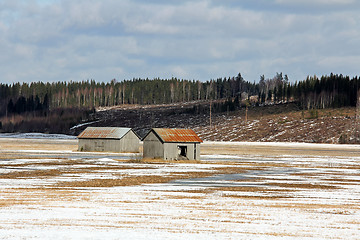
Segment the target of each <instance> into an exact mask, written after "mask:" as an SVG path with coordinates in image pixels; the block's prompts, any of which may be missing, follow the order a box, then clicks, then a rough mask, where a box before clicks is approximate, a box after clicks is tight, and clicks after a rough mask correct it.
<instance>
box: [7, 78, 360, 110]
mask: <svg viewBox="0 0 360 240" xmlns="http://www.w3.org/2000/svg"><path fill="white" fill-rule="evenodd" d="M359 86H360V82H359V78H358V77H353V78H350V77H349V76H343V75H342V74H340V75H338V74H330V75H328V76H321V77H320V78H318V77H317V76H309V77H307V78H306V79H305V80H302V81H296V82H293V83H291V82H290V81H289V78H288V76H287V75H284V76H283V74H282V73H276V75H275V76H274V77H272V78H265V76H264V75H262V76H260V80H259V82H258V83H255V82H248V81H245V80H244V79H243V77H242V76H241V74H240V73H239V74H238V75H237V76H234V77H224V78H218V79H212V80H208V81H205V82H201V81H195V80H184V79H177V78H171V79H159V78H155V79H148V78H146V79H140V78H134V79H132V80H124V81H120V82H118V81H116V80H115V79H114V80H112V81H111V82H108V83H104V82H101V83H99V82H96V81H95V80H88V81H81V82H73V81H70V82H54V83H43V82H33V83H14V84H0V103H1V105H0V106H1V107H0V117H1V116H5V115H6V116H8V115H11V114H22V113H24V112H38V113H40V114H46V112H47V111H49V110H50V109H59V108H85V109H93V108H97V107H106V106H116V105H122V104H140V105H146V104H169V103H179V102H189V101H196V100H219V99H224V100H226V101H225V104H227V106H230V108H231V109H230V110H234V109H236V108H237V107H238V106H240V105H241V101H243V100H247V101H249V102H252V103H254V104H267V103H279V102H290V101H291V102H297V103H298V104H299V106H300V107H301V108H303V109H311V108H327V107H343V106H355V105H356V102H357V92H358V89H359ZM220 108H221V109H227V110H229V107H220Z"/></svg>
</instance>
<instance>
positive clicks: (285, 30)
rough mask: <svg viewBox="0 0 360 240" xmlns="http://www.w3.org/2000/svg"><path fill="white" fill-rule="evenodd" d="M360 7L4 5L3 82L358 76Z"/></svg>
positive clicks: (300, 2)
mask: <svg viewBox="0 0 360 240" xmlns="http://www.w3.org/2000/svg"><path fill="white" fill-rule="evenodd" d="M359 70H360V1H357V0H199V1H197V0H194V1H186V0H182V1H180V0H177V1H175V0H154V1H151V0H0V82H2V83H13V82H33V81H45V82H48V81H49V82H53V81H70V80H73V81H81V80H87V79H95V80H96V81H105V82H107V81H110V80H111V79H113V78H115V79H117V80H119V81H121V80H124V79H132V78H134V77H135V78H137V77H141V78H146V77H149V78H155V77H160V78H171V77H177V78H183V79H190V80H193V79H194V80H201V81H206V80H209V79H216V78H218V77H229V76H230V77H231V76H235V75H237V73H239V72H240V73H241V74H242V76H243V77H244V79H245V80H247V81H258V80H259V78H260V75H262V74H264V75H265V77H269V78H270V77H273V76H274V75H275V74H276V72H283V73H284V74H287V75H288V76H289V79H290V81H296V80H303V79H305V78H306V76H308V75H314V74H316V75H325V74H330V73H331V72H333V73H339V74H340V73H341V74H343V75H349V76H351V77H352V76H357V75H359V74H360V71H359Z"/></svg>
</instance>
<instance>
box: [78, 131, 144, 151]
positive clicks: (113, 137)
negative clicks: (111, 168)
mask: <svg viewBox="0 0 360 240" xmlns="http://www.w3.org/2000/svg"><path fill="white" fill-rule="evenodd" d="M78 139H79V148H78V150H79V151H90V152H91V151H95V152H132V153H137V152H139V147H140V140H139V137H138V135H137V134H136V133H135V132H134V131H133V130H132V129H131V128H119V127H88V128H86V129H85V130H84V131H83V132H82V133H80V135H79V136H78Z"/></svg>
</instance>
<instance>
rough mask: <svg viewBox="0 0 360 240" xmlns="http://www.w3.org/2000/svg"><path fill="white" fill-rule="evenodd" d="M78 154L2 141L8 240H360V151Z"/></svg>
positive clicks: (232, 147)
mask: <svg viewBox="0 0 360 240" xmlns="http://www.w3.org/2000/svg"><path fill="white" fill-rule="evenodd" d="M42 146H43V147H42ZM332 146H333V147H332ZM250 148H251V149H256V151H253V152H252V151H250ZM246 149H248V150H249V151H248V152H249V153H251V154H244V151H245V150H246ZM274 149H275V150H276V149H279V151H278V152H277V151H275V150H274ZM314 149H316V151H314ZM75 150H76V141H74V140H61V141H59V140H52V139H48V140H37V141H34V140H30V139H22V140H19V139H7V138H6V139H5V138H3V139H0V154H1V157H0V239H69V238H70V239H360V220H359V219H360V206H359V202H360V149H359V148H358V147H357V146H349V145H348V146H344V147H341V146H340V147H339V146H336V145H324V146H321V145H311V144H310V145H306V144H305V145H297V144H278V145H277V144H276V143H272V144H264V143H262V144H256V143H252V144H250V143H243V144H242V143H231V144H230V143H214V142H211V143H205V144H204V145H203V146H202V153H203V155H202V159H201V161H200V162H190V163H186V162H173V163H169V162H156V161H155V162H142V161H141V160H140V159H139V157H138V156H137V155H132V154H101V153H79V152H76V151H75ZM295 150H296V151H295Z"/></svg>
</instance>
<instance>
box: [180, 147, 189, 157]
mask: <svg viewBox="0 0 360 240" xmlns="http://www.w3.org/2000/svg"><path fill="white" fill-rule="evenodd" d="M178 150H179V157H180V158H187V146H178Z"/></svg>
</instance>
